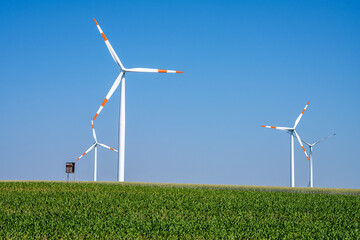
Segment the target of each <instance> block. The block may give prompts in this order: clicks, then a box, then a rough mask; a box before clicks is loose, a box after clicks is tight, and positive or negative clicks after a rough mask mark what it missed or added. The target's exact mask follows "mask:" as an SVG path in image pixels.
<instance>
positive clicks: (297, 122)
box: [294, 101, 310, 129]
mask: <svg viewBox="0 0 360 240" xmlns="http://www.w3.org/2000/svg"><path fill="white" fill-rule="evenodd" d="M309 103H310V101H309V102H308V103H307V104H306V106H305V108H304V110H303V111H302V112H301V113H300V115H299V116H298V118H297V119H296V121H295V125H294V129H295V128H296V126H297V125H298V124H299V122H300V119H301V118H302V115H303V114H304V112H305V110H306V108H307V107H308V106H309Z"/></svg>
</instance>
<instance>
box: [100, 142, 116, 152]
mask: <svg viewBox="0 0 360 240" xmlns="http://www.w3.org/2000/svg"><path fill="white" fill-rule="evenodd" d="M98 144H99V145H100V146H102V147H104V148H107V149H110V150H113V151H115V152H117V151H118V150H116V149H114V148H111V147H109V146H106V145H105V144H102V143H98Z"/></svg>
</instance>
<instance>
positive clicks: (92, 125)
mask: <svg viewBox="0 0 360 240" xmlns="http://www.w3.org/2000/svg"><path fill="white" fill-rule="evenodd" d="M91 127H92V133H93V137H94V139H95V142H97V139H96V134H95V128H94V121H93V119H92V118H91Z"/></svg>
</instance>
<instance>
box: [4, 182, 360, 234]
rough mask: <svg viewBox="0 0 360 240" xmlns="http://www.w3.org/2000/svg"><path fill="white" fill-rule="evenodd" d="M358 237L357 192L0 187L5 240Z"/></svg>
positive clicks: (123, 186)
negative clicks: (61, 239) (9, 239)
mask: <svg viewBox="0 0 360 240" xmlns="http://www.w3.org/2000/svg"><path fill="white" fill-rule="evenodd" d="M120 237H123V238H128V239H133V238H139V239H149V238H153V239H178V238H181V239H219V238H227V239H239V238H245V239H248V238H250V239H254V238H257V239H258V238H262V239H263V238H265V239H272V238H273V239H279V238H287V239H294V238H314V239H360V191H359V190H340V189H314V190H312V189H308V188H296V189H291V188H280V187H278V188H276V187H251V186H243V187H241V186H238V187H237V186H221V185H180V184H139V183H124V184H117V183H64V182H11V181H10V182H5V181H3V182H0V238H1V239H7V238H12V239H19V238H24V239H33V238H37V239H60V238H64V239H98V238H101V239H109V238H110V239H119V238H120Z"/></svg>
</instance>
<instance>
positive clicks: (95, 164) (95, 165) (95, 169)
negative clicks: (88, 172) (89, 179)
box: [94, 144, 97, 182]
mask: <svg viewBox="0 0 360 240" xmlns="http://www.w3.org/2000/svg"><path fill="white" fill-rule="evenodd" d="M96 171H97V144H96V145H95V161H94V182H96Z"/></svg>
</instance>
